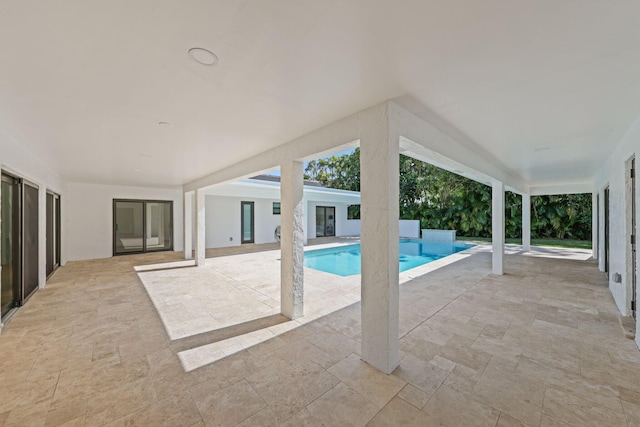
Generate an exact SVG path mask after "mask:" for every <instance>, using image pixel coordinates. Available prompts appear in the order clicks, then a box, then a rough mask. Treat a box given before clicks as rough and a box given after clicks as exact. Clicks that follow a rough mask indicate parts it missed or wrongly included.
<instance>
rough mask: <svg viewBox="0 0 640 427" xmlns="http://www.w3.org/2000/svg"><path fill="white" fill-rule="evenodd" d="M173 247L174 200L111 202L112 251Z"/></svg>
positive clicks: (114, 252) (136, 250) (164, 249)
mask: <svg viewBox="0 0 640 427" xmlns="http://www.w3.org/2000/svg"><path fill="white" fill-rule="evenodd" d="M170 250H173V202H170V201H159V200H125V199H122V200H119V199H114V201H113V254H114V255H121V254H127V253H142V252H151V251H170Z"/></svg>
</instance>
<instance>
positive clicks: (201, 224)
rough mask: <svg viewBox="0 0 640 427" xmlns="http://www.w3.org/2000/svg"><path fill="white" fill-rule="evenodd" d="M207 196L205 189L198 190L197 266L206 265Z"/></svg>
mask: <svg viewBox="0 0 640 427" xmlns="http://www.w3.org/2000/svg"><path fill="white" fill-rule="evenodd" d="M205 222H206V211H205V196H204V189H198V190H196V265H197V266H203V265H204V263H205V251H206V243H205V242H206V240H205V239H206V234H205Z"/></svg>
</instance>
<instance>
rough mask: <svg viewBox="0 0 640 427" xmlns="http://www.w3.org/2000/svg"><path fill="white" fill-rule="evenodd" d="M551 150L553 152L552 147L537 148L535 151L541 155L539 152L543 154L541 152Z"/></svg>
mask: <svg viewBox="0 0 640 427" xmlns="http://www.w3.org/2000/svg"><path fill="white" fill-rule="evenodd" d="M549 150H551V147H538V148H536V149H535V150H534V151H535V152H536V153H539V152H541V151H549Z"/></svg>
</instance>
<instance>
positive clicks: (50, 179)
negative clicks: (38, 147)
mask: <svg viewBox="0 0 640 427" xmlns="http://www.w3.org/2000/svg"><path fill="white" fill-rule="evenodd" d="M37 154H38V153H30V152H29V151H28V150H27V149H25V148H24V147H22V146H20V145H18V144H16V143H15V142H14V141H13V140H12V139H11V138H10V137H9V136H8V135H5V134H3V133H0V168H1V169H2V170H3V171H5V172H8V173H10V174H12V175H14V176H17V177H19V178H24V179H26V180H27V181H30V182H32V183H34V184H36V185H38V187H39V199H38V211H39V222H38V249H39V252H38V265H39V266H38V270H39V271H38V286H39V287H40V288H43V287H44V286H45V283H46V280H47V273H46V269H47V259H46V257H47V247H46V243H47V239H46V229H47V222H46V220H47V206H46V194H47V190H50V191H53V192H54V193H57V194H59V195H60V203H61V205H60V207H61V210H62V212H61V216H62V218H64V217H65V212H66V204H67V197H66V191H65V185H64V181H63V180H62V178H61V177H60V176H59V175H58V174H57V173H56V172H55V171H54V170H53V169H52V168H51V167H50V166H49V165H48V164H47V163H45V162H44V161H42V160H41V159H40V158H39V157H38V156H37ZM60 227H61V243H62V246H61V254H60V258H61V259H60V262H61V264H62V265H64V264H65V263H66V261H67V254H66V252H65V250H64V244H65V235H64V232H65V224H64V223H61V225H60ZM1 238H2V236H0V239H1Z"/></svg>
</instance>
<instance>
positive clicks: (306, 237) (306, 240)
mask: <svg viewBox="0 0 640 427" xmlns="http://www.w3.org/2000/svg"><path fill="white" fill-rule="evenodd" d="M303 177H304V175H303ZM303 189H304V181H303ZM302 207H303V208H302V209H303V210H302V218H303V223H302V225H303V228H304V244H305V245H306V244H307V243H309V201H308V200H307V199H305V198H304V197H303V198H302Z"/></svg>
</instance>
